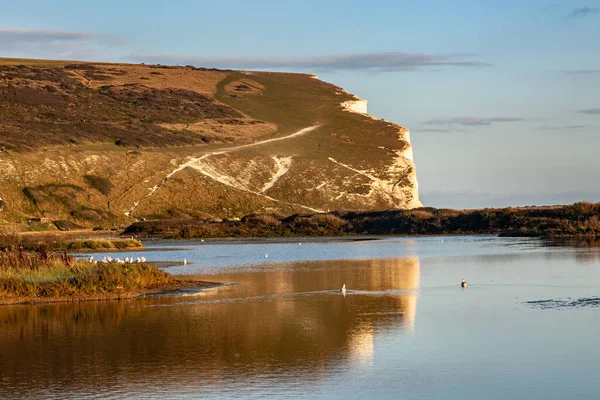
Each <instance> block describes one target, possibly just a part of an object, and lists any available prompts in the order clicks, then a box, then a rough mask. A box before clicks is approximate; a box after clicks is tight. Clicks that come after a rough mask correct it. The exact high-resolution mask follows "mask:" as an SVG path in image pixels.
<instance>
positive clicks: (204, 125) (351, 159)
mask: <svg viewBox="0 0 600 400" xmlns="http://www.w3.org/2000/svg"><path fill="white" fill-rule="evenodd" d="M0 150H1V151H0V210H1V211H0V223H7V222H23V221H26V220H27V219H28V218H30V217H42V216H43V217H46V218H49V219H51V220H69V221H72V222H75V223H77V224H79V225H83V226H89V227H91V226H114V225H123V224H126V223H129V222H132V221H133V220H135V219H139V218H153V217H157V216H158V217H160V216H164V215H170V216H174V215H175V216H178V217H196V218H208V217H214V218H235V217H241V216H243V215H246V214H250V213H255V212H261V213H262V212H275V213H281V214H290V213H295V212H319V211H328V210H335V209H382V208H413V207H417V206H420V203H419V199H418V191H417V181H416V174H415V166H414V162H413V158H412V148H411V145H410V137H409V133H408V130H407V129H405V128H403V127H401V126H398V125H395V124H392V123H390V122H387V121H383V120H378V119H376V118H373V117H371V116H369V115H368V114H366V102H365V101H362V100H359V99H357V98H356V97H355V96H353V95H351V94H348V93H347V92H345V91H344V90H343V89H341V88H339V87H336V86H334V85H331V84H328V83H325V82H322V81H320V80H318V79H316V77H314V76H311V75H305V74H288V73H268V72H242V71H221V70H206V69H202V68H194V67H165V66H159V65H149V66H146V65H126V64H89V63H69V62H58V61H36V60H7V59H4V60H0Z"/></svg>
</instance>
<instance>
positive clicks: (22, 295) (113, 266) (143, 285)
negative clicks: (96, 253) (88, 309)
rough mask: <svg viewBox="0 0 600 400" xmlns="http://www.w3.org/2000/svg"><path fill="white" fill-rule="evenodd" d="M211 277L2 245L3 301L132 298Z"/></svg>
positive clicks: (0, 282)
mask: <svg viewBox="0 0 600 400" xmlns="http://www.w3.org/2000/svg"><path fill="white" fill-rule="evenodd" d="M207 285H208V284H207V283H206V282H194V281H191V280H179V279H176V278H175V277H173V276H172V275H170V274H168V273H167V272H165V271H162V270H160V269H158V268H156V267H153V266H150V265H148V264H146V263H133V264H120V263H95V262H89V261H86V260H76V259H75V258H74V257H73V256H72V255H69V254H68V253H67V252H66V251H65V252H62V253H57V252H51V251H48V250H47V249H46V248H44V247H43V246H40V247H39V248H38V249H37V250H36V251H26V250H24V247H23V246H21V245H17V246H5V247H3V248H0V304H14V303H23V302H48V301H81V300H104V299H122V298H131V297H136V296H139V295H144V294H149V293H157V292H165V291H171V290H176V289H181V288H184V287H192V286H207Z"/></svg>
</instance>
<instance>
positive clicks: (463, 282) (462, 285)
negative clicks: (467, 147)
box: [460, 279, 467, 288]
mask: <svg viewBox="0 0 600 400" xmlns="http://www.w3.org/2000/svg"><path fill="white" fill-rule="evenodd" d="M460 287H463V288H466V287H467V281H465V280H464V279H463V280H462V282H461V283H460Z"/></svg>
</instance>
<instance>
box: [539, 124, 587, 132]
mask: <svg viewBox="0 0 600 400" xmlns="http://www.w3.org/2000/svg"><path fill="white" fill-rule="evenodd" d="M587 127H588V125H546V126H539V127H537V128H536V129H539V130H543V131H567V130H574V129H584V128H587Z"/></svg>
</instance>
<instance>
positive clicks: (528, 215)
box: [123, 202, 600, 240]
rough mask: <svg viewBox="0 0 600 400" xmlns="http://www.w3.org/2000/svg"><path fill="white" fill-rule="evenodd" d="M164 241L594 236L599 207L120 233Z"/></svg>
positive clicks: (252, 222) (257, 218)
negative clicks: (461, 236)
mask: <svg viewBox="0 0 600 400" xmlns="http://www.w3.org/2000/svg"><path fill="white" fill-rule="evenodd" d="M123 234H124V235H135V236H136V237H148V238H151V237H160V238H165V239H195V238H197V239H208V238H211V239H212V238H219V239H225V238H245V239H251V238H290V239H292V240H293V238H302V237H349V238H351V237H374V236H423V235H500V236H503V237H509V236H512V237H577V236H578V237H595V236H600V203H587V202H581V203H575V204H573V205H566V206H547V207H520V208H513V207H508V208H485V209H478V210H450V209H436V208H431V207H423V208H415V209H412V210H384V211H332V212H328V213H313V214H294V215H291V216H280V215H276V214H252V215H248V216H245V217H244V218H242V219H240V220H223V221H218V222H217V221H212V220H195V219H175V218H170V219H156V220H149V221H139V222H136V223H134V224H132V225H130V226H129V227H127V228H126V229H125V230H124V231H123Z"/></svg>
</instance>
